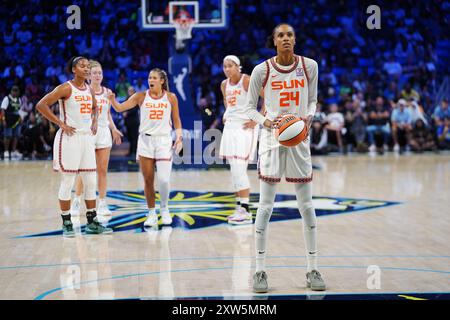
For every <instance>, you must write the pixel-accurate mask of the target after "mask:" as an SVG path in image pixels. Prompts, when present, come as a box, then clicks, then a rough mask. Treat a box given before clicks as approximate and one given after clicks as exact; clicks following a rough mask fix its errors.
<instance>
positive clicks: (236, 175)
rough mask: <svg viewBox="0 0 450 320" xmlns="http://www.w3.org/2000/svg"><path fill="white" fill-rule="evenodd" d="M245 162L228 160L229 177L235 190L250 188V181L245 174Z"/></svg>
mask: <svg viewBox="0 0 450 320" xmlns="http://www.w3.org/2000/svg"><path fill="white" fill-rule="evenodd" d="M247 166H248V164H247V162H244V161H233V162H230V169H231V178H232V180H233V187H234V190H235V191H241V190H245V189H249V188H250V181H249V180H248V174H247Z"/></svg>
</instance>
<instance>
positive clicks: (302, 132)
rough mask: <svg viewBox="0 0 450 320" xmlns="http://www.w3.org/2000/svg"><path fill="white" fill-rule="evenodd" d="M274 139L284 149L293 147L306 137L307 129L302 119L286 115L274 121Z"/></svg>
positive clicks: (289, 114)
mask: <svg viewBox="0 0 450 320" xmlns="http://www.w3.org/2000/svg"><path fill="white" fill-rule="evenodd" d="M274 128H275V138H277V140H278V142H279V143H280V144H281V145H283V146H285V147H295V146H296V145H298V144H299V143H300V142H302V141H304V140H305V139H306V138H307V137H308V127H307V126H306V122H305V121H303V119H302V118H300V117H297V116H296V115H295V114H292V113H286V114H283V115H280V116H279V117H277V119H275V123H274Z"/></svg>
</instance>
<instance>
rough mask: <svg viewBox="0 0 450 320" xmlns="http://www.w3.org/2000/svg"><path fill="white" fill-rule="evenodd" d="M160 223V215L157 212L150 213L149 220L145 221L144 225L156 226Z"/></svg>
mask: <svg viewBox="0 0 450 320" xmlns="http://www.w3.org/2000/svg"><path fill="white" fill-rule="evenodd" d="M156 225H158V215H157V214H156V213H149V214H148V215H147V220H145V222H144V227H154V226H156Z"/></svg>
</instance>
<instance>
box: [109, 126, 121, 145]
mask: <svg viewBox="0 0 450 320" xmlns="http://www.w3.org/2000/svg"><path fill="white" fill-rule="evenodd" d="M111 133H112V137H113V142H114V144H117V145H119V144H121V143H122V137H123V134H122V132H120V131H119V130H117V129H114V130H112V132H111Z"/></svg>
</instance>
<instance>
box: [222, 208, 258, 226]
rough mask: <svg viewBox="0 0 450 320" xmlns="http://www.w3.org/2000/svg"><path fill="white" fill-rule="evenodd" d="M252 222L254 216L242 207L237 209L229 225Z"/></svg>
mask: <svg viewBox="0 0 450 320" xmlns="http://www.w3.org/2000/svg"><path fill="white" fill-rule="evenodd" d="M252 222H253V218H252V214H251V213H250V212H247V211H246V210H245V209H244V208H242V207H240V208H237V209H236V211H235V212H234V213H233V214H232V215H231V216H229V217H228V223H229V224H247V223H252Z"/></svg>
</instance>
